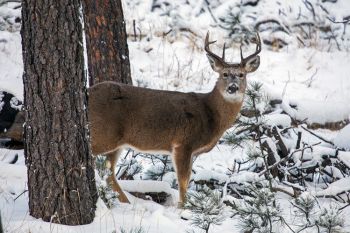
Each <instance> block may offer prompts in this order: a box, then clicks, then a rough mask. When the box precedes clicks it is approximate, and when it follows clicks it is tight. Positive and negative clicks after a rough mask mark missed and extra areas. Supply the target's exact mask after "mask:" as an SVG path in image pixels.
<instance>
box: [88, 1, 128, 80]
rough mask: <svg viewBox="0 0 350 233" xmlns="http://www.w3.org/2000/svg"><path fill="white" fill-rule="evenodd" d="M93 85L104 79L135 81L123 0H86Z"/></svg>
mask: <svg viewBox="0 0 350 233" xmlns="http://www.w3.org/2000/svg"><path fill="white" fill-rule="evenodd" d="M83 6H84V22H85V35H86V47H87V54H88V63H89V75H90V80H89V81H90V86H92V85H94V84H96V83H99V82H102V81H116V82H121V83H126V84H130V85H131V84H132V80H131V74H130V62H129V50H128V44H127V41H126V40H127V35H126V30H125V21H124V16H123V9H122V4H121V1H120V0H95V1H90V0H84V1H83Z"/></svg>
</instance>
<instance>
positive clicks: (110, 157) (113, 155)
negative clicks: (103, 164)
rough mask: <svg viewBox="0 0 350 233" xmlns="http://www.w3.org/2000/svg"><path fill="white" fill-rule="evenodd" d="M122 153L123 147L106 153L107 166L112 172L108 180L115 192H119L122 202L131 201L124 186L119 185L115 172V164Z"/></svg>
mask: <svg viewBox="0 0 350 233" xmlns="http://www.w3.org/2000/svg"><path fill="white" fill-rule="evenodd" d="M120 153H121V149H118V150H116V151H114V152H110V153H108V154H106V155H105V156H106V158H107V167H108V168H109V170H110V172H111V174H110V176H109V177H108V178H107V182H108V184H110V185H111V187H112V189H113V191H114V192H118V193H119V197H118V199H119V201H120V202H124V203H130V202H129V200H128V198H127V197H126V195H125V193H124V192H123V190H122V188H121V187H120V186H119V184H118V182H117V178H116V176H115V173H114V171H115V165H116V164H117V161H118V158H119V155H120Z"/></svg>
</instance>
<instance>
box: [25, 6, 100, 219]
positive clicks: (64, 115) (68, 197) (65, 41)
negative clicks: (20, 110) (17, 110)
mask: <svg viewBox="0 0 350 233" xmlns="http://www.w3.org/2000/svg"><path fill="white" fill-rule="evenodd" d="M80 6H81V3H80V1H79V0H60V1H56V0H23V2H22V30H21V33H22V45H23V62H24V75H23V82H24V105H25V118H26V123H25V127H24V130H25V133H24V134H25V149H24V153H25V156H26V164H27V167H28V190H29V211H30V214H31V215H32V216H33V217H36V218H42V219H43V220H44V221H52V222H55V223H61V224H68V225H77V224H86V223H90V222H92V220H93V218H94V214H95V213H94V212H95V208H96V200H97V192H96V185H95V179H94V160H93V159H92V157H91V154H90V146H89V137H88V124H87V113H86V87H85V84H86V81H85V79H84V72H83V70H84V59H83V47H82V25H81V15H80V11H79V9H80Z"/></svg>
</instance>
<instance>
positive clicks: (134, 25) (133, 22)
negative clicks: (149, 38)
mask: <svg viewBox="0 0 350 233" xmlns="http://www.w3.org/2000/svg"><path fill="white" fill-rule="evenodd" d="M132 26H133V28H134V41H135V42H136V40H137V39H136V38H137V35H136V21H135V20H134V19H133V20H132Z"/></svg>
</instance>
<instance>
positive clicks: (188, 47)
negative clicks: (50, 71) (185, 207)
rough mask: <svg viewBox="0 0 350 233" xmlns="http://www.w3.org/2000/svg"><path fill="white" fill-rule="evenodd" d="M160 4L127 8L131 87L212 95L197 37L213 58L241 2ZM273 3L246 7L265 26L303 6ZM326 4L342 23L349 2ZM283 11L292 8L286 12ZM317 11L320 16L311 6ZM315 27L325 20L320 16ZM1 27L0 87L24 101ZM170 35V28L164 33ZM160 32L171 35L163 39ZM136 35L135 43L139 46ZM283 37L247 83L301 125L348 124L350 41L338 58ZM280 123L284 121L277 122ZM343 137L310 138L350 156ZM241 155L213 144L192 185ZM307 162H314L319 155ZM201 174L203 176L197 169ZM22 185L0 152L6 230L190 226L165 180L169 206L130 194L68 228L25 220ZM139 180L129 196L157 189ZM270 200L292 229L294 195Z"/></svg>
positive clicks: (348, 224)
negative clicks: (258, 86) (223, 23)
mask: <svg viewBox="0 0 350 233" xmlns="http://www.w3.org/2000/svg"><path fill="white" fill-rule="evenodd" d="M154 2H158V3H159V4H160V6H161V7H160V8H155V9H154V10H153V11H152V4H153V3H154ZM162 2H165V1H151V0H143V1H141V0H132V1H125V2H124V14H125V19H126V23H127V31H128V33H129V34H130V37H129V41H128V44H129V51H130V63H131V71H132V78H133V83H134V85H138V86H145V87H150V88H155V89H164V90H178V91H184V92H189V91H192V92H208V91H210V90H211V89H212V88H213V86H214V85H215V82H216V74H215V73H214V72H213V71H212V70H211V68H210V66H209V63H208V61H207V58H206V56H205V53H204V51H203V38H204V36H205V34H206V33H207V31H210V36H211V39H212V40H217V46H215V45H214V46H213V49H214V51H216V52H217V53H218V54H219V53H220V51H221V48H222V45H223V43H224V42H225V41H229V38H228V33H227V31H226V30H224V29H223V28H222V27H220V26H218V23H216V22H215V19H216V20H218V19H219V17H220V16H222V15H223V13H224V12H226V11H227V10H229V9H231V8H230V7H233V6H234V5H235V4H236V3H239V2H241V1H234V0H215V1H212V2H211V6H210V7H211V8H212V10H211V11H209V10H208V7H205V6H206V2H207V1H192V0H191V1H188V2H189V3H188V4H185V1H178V3H172V4H170V5H169V6H167V5H164V4H163V5H162V4H161V3H162ZM174 2H177V1H174ZM242 2H247V1H242ZM269 2H270V3H269ZM271 2H274V3H271ZM275 2H276V3H275ZM277 2H278V1H267V0H265V1H263V0H261V3H259V4H260V5H258V8H251V9H250V11H252V12H254V11H257V12H259V14H260V15H259V17H260V19H264V17H265V18H268V16H270V15H278V10H279V8H282V10H283V11H287V10H290V11H292V9H294V10H295V11H296V12H298V10H297V9H298V7H299V6H304V4H303V3H302V2H303V1H293V3H292V2H290V1H287V2H288V3H283V4H282V6H280V5H278V4H277ZM315 2H317V1H315ZM276 4H277V5H276ZM326 4H327V7H328V8H327V9H330V10H329V15H331V16H333V17H334V19H335V20H337V21H341V20H342V19H343V17H344V16H347V14H349V12H350V2H348V0H338V3H337V5H335V6H332V5H331V3H326ZM14 5H16V4H15V3H11V4H5V5H4V6H1V7H0V16H2V15H10V16H11V17H12V18H15V17H17V16H19V15H20V9H16V10H13V7H14ZM316 5H317V4H315V6H316ZM289 7H291V8H290V9H289ZM233 8H234V7H233ZM304 8H305V7H303V8H302V9H303V10H302V13H303V14H304V15H306V16H308V14H310V12H308V11H306V12H304ZM264 9H267V10H264ZM233 10H235V8H234V9H233ZM236 10H237V9H236ZM317 10H319V9H318V8H317V9H316V11H317ZM252 14H253V13H252ZM321 15H322V14H321ZM306 16H305V17H306ZM11 17H10V18H11ZM293 17H294V18H293ZM293 17H292V16H290V15H289V16H288V17H282V16H281V21H288V22H289V21H292V20H293V19H295V18H297V13H296V15H295V16H293ZM308 17H309V16H308ZM248 18H249V17H248ZM132 20H135V22H136V27H137V28H136V31H137V39H136V41H134V37H133V33H134V29H133V24H132ZM320 20H321V21H322V19H320ZM325 21H326V22H327V23H326V24H329V21H327V20H325ZM0 23H1V22H0ZM6 29H7V30H0V90H4V91H8V92H11V93H13V94H14V95H15V96H16V97H17V98H19V99H23V84H22V72H23V65H22V60H21V59H22V57H21V52H22V50H21V38H20V33H19V31H18V25H17V27H15V26H14V27H13V28H6ZM169 30H172V31H171V32H169ZM347 30H349V29H347ZM189 31H190V32H189ZM167 32H169V33H168V34H167V35H165V34H166V33H167ZM140 33H141V35H142V40H139V34H140ZM347 35H349V33H348V34H347ZM271 36H272V35H269V34H267V33H266V32H265V33H264V32H262V33H261V37H262V39H265V38H269V37H271ZM285 40H286V41H290V45H289V46H286V47H284V48H282V49H280V50H277V51H276V50H274V49H270V48H268V47H267V46H263V47H262V52H261V55H260V57H261V64H260V67H259V69H258V70H257V71H256V72H255V73H253V74H251V75H249V76H248V80H249V82H252V81H259V82H262V83H263V89H264V91H265V93H266V95H267V96H268V97H269V98H271V99H281V100H282V101H283V103H282V106H285V108H284V111H286V112H288V114H289V115H290V116H292V117H294V118H296V119H298V120H305V119H306V122H307V123H319V124H324V123H326V122H337V121H342V120H348V119H349V117H350V104H349V103H350V91H349V90H350V76H349V75H350V65H349V64H350V53H349V49H350V48H349V46H348V45H347V43H348V39H346V40H345V42H344V47H342V49H341V50H340V51H339V50H338V49H336V48H335V47H332V48H331V49H329V47H328V46H327V44H326V43H325V42H324V41H319V42H318V41H316V42H315V45H314V46H311V47H307V48H306V47H303V46H298V44H297V43H296V41H297V40H296V39H295V38H293V37H292V36H290V37H288V38H287V37H286V38H285ZM342 45H343V44H342ZM253 50H254V47H253V46H245V47H244V49H243V51H244V53H245V54H249V53H251V52H253ZM226 57H227V59H228V60H229V61H234V62H239V58H240V57H239V44H235V43H231V44H230V46H229V48H228V50H227V56H226ZM289 104H292V105H296V106H298V107H297V108H296V109H295V108H289V107H288V106H289ZM280 119H281V118H278V119H272V120H271V121H272V122H275V123H276V121H278V120H280ZM283 119H285V118H283ZM286 121H288V122H287V124H290V122H289V121H290V118H288V119H287V120H286ZM282 123H286V122H285V121H284V120H283V122H282ZM349 132H350V130H349V126H347V127H346V128H344V130H342V131H341V132H337V131H328V130H318V131H317V133H318V134H320V135H322V136H323V137H325V138H327V139H328V140H330V141H334V143H335V144H336V145H337V146H338V147H340V148H345V149H348V150H349V149H350V144H349V141H350V133H349ZM305 135H306V137H307V138H309V140H310V143H314V142H318V140H317V139H316V138H314V137H313V136H312V135H310V134H307V133H306V134H305ZM244 151H245V149H244V148H243V149H242V148H238V149H232V147H231V146H228V145H222V144H219V145H218V146H216V147H215V148H214V149H213V150H212V151H211V152H209V153H206V154H203V155H201V156H200V157H199V158H198V159H196V161H195V163H194V168H195V169H196V170H197V171H199V172H198V173H196V175H195V176H194V177H193V179H194V180H196V179H198V180H201V179H209V178H215V179H216V180H221V181H222V182H226V181H227V180H225V177H226V175H225V173H226V172H227V171H228V169H231V168H232V166H233V164H234V161H235V160H240V159H242V156H243V155H244ZM15 154H18V161H17V162H16V163H15V164H9V161H11V160H12V158H13V157H14V155H15ZM312 155H316V156H317V153H316V152H315V153H314V154H312ZM338 158H339V159H341V160H342V161H344V163H345V164H350V154H349V152H339V156H338ZM148 166H150V165H148ZM202 170H203V171H204V172H201V171H202ZM230 179H231V180H235V181H240V182H244V179H260V178H259V177H258V175H257V174H255V175H252V174H246V173H243V174H239V177H235V176H233V177H231V178H230ZM26 180H27V177H26V167H25V164H24V156H23V151H14V150H5V149H1V150H0V212H1V215H2V221H3V227H4V230H5V232H16V233H17V232H23V233H24V232H33V233H35V232H67V233H68V232H72V233H73V232H91V233H92V232H106V233H111V232H120V230H119V229H120V227H123V228H124V229H131V228H133V227H138V226H142V227H143V228H144V229H145V230H146V232H149V233H158V232H159V233H160V232H169V233H170V232H174V233H175V232H176V233H177V232H186V230H189V229H191V223H190V222H189V221H186V220H183V219H181V216H182V215H183V214H184V213H182V211H181V210H179V209H177V208H175V207H174V203H176V201H177V191H176V190H174V189H171V187H170V186H169V185H166V184H164V183H163V184H162V185H161V186H158V187H157V188H155V190H158V191H159V190H160V191H165V192H167V193H172V201H171V202H168V203H167V205H164V206H163V205H159V204H157V203H155V202H152V201H145V200H141V199H139V198H134V197H132V196H131V195H128V196H129V197H130V199H131V202H132V203H131V204H118V205H117V206H115V207H113V208H112V209H108V208H107V207H106V206H105V205H104V203H103V202H102V201H101V200H99V201H98V204H97V206H98V208H97V212H96V218H95V221H94V222H93V223H91V224H89V225H85V226H75V227H72V226H70V227H69V226H62V225H57V224H51V223H46V222H43V221H41V220H38V219H34V218H33V217H31V216H29V213H28V204H27V202H28V193H27V192H25V190H26V189H27V187H26ZM137 182H138V183H136V184H135V183H134V184H132V183H128V182H127V181H125V182H123V183H121V185H122V186H124V188H125V189H126V190H129V191H135V189H137V187H141V188H140V191H144V190H145V189H152V187H154V183H147V182H146V181H145V182H144V183H142V181H137ZM309 188H310V192H311V193H312V194H313V195H322V192H325V194H326V193H327V194H329V193H332V192H338V191H339V189H340V188H341V189H342V190H344V189H346V188H348V190H350V183H349V181H348V179H346V180H345V179H342V180H339V181H337V182H334V183H332V185H330V186H329V187H328V188H327V189H324V190H317V189H316V188H315V189H314V190H312V187H309ZM277 199H278V201H279V203H280V205H282V206H283V208H282V210H283V215H284V216H286V219H287V220H290V222H291V223H292V225H293V224H297V222H295V221H297V220H295V219H293V208H292V206H291V204H290V201H291V198H290V197H289V196H287V195H285V194H283V193H279V194H278V195H277ZM319 200H320V203H319V204H320V205H321V206H329V205H333V204H334V203H333V201H332V200H330V199H322V198H320V199H319ZM335 204H337V205H345V204H339V203H335ZM342 214H343V215H344V216H349V214H350V208H345V209H344V210H343V212H342ZM343 230H344V232H350V220H349V219H348V218H346V217H345V226H344V229H343ZM198 232H199V231H198ZM210 232H239V221H238V219H235V218H227V219H226V220H225V221H224V222H223V224H222V225H220V226H213V227H212V228H211V229H210ZM279 232H290V231H289V230H288V229H287V228H286V227H281V228H280V230H279ZM304 232H307V231H304ZM309 232H312V231H309Z"/></svg>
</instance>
